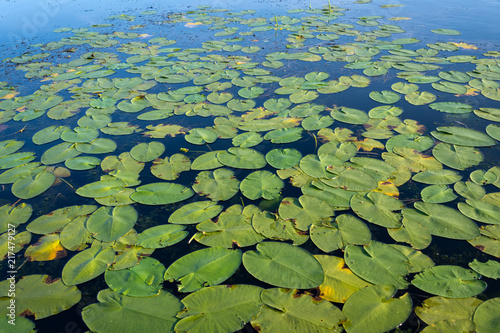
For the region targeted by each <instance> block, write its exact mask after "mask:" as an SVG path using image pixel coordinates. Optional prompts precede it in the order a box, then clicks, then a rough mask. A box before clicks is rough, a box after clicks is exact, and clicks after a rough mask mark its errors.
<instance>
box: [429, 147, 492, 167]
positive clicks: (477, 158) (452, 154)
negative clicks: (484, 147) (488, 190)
mask: <svg viewBox="0 0 500 333" xmlns="http://www.w3.org/2000/svg"><path fill="white" fill-rule="evenodd" d="M432 155H434V157H435V158H436V160H438V161H439V162H441V163H443V164H444V165H446V166H448V167H450V168H453V169H457V170H465V169H467V168H469V167H471V166H474V165H478V164H479V163H481V162H482V161H483V155H482V154H481V152H480V151H479V150H477V149H476V148H473V147H464V146H458V145H450V144H447V143H439V144H437V145H436V146H435V147H434V148H433V149H432Z"/></svg>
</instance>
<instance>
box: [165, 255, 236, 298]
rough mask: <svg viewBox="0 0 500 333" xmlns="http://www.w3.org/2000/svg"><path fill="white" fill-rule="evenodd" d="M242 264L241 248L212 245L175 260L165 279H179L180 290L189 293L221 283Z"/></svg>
mask: <svg viewBox="0 0 500 333" xmlns="http://www.w3.org/2000/svg"><path fill="white" fill-rule="evenodd" d="M240 264H241V251H240V250H230V249H225V248H222V247H210V248H207V249H202V250H198V251H195V252H191V253H189V254H187V255H185V256H183V257H181V258H179V259H177V260H176V261H174V262H173V263H172V264H171V265H170V266H169V267H168V269H167V271H166V272H165V280H170V281H174V280H176V281H179V282H180V284H179V286H178V288H179V291H180V292H185V293H189V292H193V291H196V290H198V289H201V288H203V287H207V286H208V287H211V286H215V285H218V284H221V283H222V282H224V281H225V280H227V279H228V278H229V277H230V276H231V275H233V274H234V272H236V270H237V269H238V267H239V266H240Z"/></svg>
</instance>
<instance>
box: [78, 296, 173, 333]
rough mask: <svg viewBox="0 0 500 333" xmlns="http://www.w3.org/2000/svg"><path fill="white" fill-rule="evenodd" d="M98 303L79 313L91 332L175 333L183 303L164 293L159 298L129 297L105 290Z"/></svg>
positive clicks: (98, 298) (98, 297)
mask: <svg viewBox="0 0 500 333" xmlns="http://www.w3.org/2000/svg"><path fill="white" fill-rule="evenodd" d="M97 300H98V303H94V304H90V305H88V306H86V307H85V308H83V310H82V318H83V321H84V322H85V324H86V325H87V326H88V327H89V328H90V329H91V330H92V331H103V332H107V331H113V330H120V331H127V330H140V329H144V330H147V331H148V332H151V333H160V332H174V325H175V323H176V322H177V318H176V315H177V313H178V312H179V311H181V310H182V303H181V302H180V301H179V300H178V299H177V298H176V297H175V296H173V295H172V294H170V293H169V292H167V291H165V290H161V291H160V294H159V295H158V296H153V297H131V296H126V295H123V294H120V293H116V292H114V291H112V290H111V289H105V290H101V291H100V292H99V294H97Z"/></svg>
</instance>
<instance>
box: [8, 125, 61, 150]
mask: <svg viewBox="0 0 500 333" xmlns="http://www.w3.org/2000/svg"><path fill="white" fill-rule="evenodd" d="M67 130H69V127H68V126H56V125H53V126H49V127H46V128H44V129H42V130H39V131H38V132H36V133H35V134H34V135H33V138H32V140H33V143H35V144H37V145H43V144H46V143H49V142H52V141H56V140H58V139H59V138H61V134H62V133H63V132H64V131H67ZM0 155H1V154H0Z"/></svg>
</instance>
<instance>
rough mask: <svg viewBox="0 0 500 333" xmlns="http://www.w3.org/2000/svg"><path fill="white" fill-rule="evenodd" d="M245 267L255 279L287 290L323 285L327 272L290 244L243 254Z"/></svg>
mask: <svg viewBox="0 0 500 333" xmlns="http://www.w3.org/2000/svg"><path fill="white" fill-rule="evenodd" d="M243 265H244V266H245V268H246V270H247V271H248V272H249V273H250V274H251V275H253V276H254V277H255V278H257V279H259V280H261V281H263V282H266V283H269V284H272V285H274V286H278V287H283V288H298V289H299V288H301V289H310V288H315V287H318V286H319V285H321V283H322V282H323V279H324V276H323V269H322V268H321V265H320V264H319V262H318V261H317V260H316V259H315V258H314V257H313V256H312V255H311V254H310V253H309V252H307V251H306V250H304V249H302V248H300V247H295V246H293V245H290V244H286V243H278V242H264V243H259V244H257V249H256V250H255V251H247V252H245V253H244V254H243Z"/></svg>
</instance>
